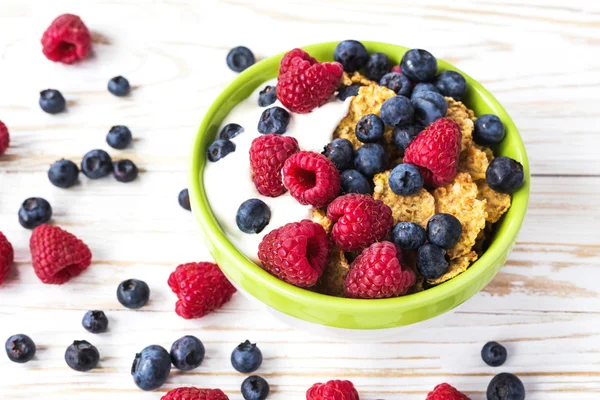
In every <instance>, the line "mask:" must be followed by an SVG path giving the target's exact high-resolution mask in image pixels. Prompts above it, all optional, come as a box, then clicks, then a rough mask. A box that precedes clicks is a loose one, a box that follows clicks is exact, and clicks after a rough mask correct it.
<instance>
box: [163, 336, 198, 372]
mask: <svg viewBox="0 0 600 400" xmlns="http://www.w3.org/2000/svg"><path fill="white" fill-rule="evenodd" d="M204 353H205V352H204V345H203V344H202V342H201V341H200V339H198V338H197V337H195V336H189V335H188V336H184V337H182V338H179V339H177V340H176V341H175V343H173V345H172V346H171V353H170V355H171V362H172V363H173V366H175V368H177V369H178V370H180V371H191V370H193V369H195V368H198V367H199V366H200V364H202V361H203V360H204Z"/></svg>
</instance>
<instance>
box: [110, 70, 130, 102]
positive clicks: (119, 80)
mask: <svg viewBox="0 0 600 400" xmlns="http://www.w3.org/2000/svg"><path fill="white" fill-rule="evenodd" d="M108 91H109V92H111V93H112V94H114V95H115V96H118V97H123V96H127V95H128V94H129V92H130V91H131V86H129V81H128V80H127V78H124V77H122V76H121V75H119V76H115V77H114V78H111V80H110V81H108Z"/></svg>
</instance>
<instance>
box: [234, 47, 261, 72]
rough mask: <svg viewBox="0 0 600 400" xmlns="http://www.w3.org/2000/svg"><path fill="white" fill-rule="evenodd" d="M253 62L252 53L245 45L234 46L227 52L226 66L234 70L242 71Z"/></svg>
mask: <svg viewBox="0 0 600 400" xmlns="http://www.w3.org/2000/svg"><path fill="white" fill-rule="evenodd" d="M254 63H255V59H254V54H252V52H251V51H250V49H249V48H247V47H244V46H238V47H234V48H233V49H231V50H229V53H228V54H227V66H228V67H229V68H230V69H231V70H232V71H234V72H242V71H243V70H245V69H246V68H248V67H250V66H251V65H253V64H254Z"/></svg>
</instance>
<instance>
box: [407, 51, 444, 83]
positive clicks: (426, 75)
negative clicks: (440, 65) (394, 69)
mask: <svg viewBox="0 0 600 400" xmlns="http://www.w3.org/2000/svg"><path fill="white" fill-rule="evenodd" d="M400 69H401V70H402V73H403V74H404V75H406V77H407V78H408V79H410V80H411V81H413V82H429V81H432V80H433V78H435V74H436V73H437V60H436V58H435V57H434V56H433V55H432V54H431V53H430V52H428V51H427V50H422V49H412V50H409V51H407V52H406V53H404V56H402V61H400Z"/></svg>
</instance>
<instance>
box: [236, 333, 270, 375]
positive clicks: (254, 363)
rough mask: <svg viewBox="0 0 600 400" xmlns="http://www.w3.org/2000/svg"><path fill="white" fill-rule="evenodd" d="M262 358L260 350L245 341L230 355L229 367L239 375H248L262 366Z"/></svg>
mask: <svg viewBox="0 0 600 400" xmlns="http://www.w3.org/2000/svg"><path fill="white" fill-rule="evenodd" d="M262 361H263V356H262V352H261V351H260V349H259V348H258V347H257V346H256V344H254V343H250V341H249V340H246V341H245V342H244V343H240V344H239V345H238V346H237V347H236V348H235V349H233V352H232V353H231V365H232V366H233V368H234V369H235V370H236V371H238V372H241V373H244V374H248V373H250V372H254V371H256V370H257V369H258V368H260V365H261V364H262Z"/></svg>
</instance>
